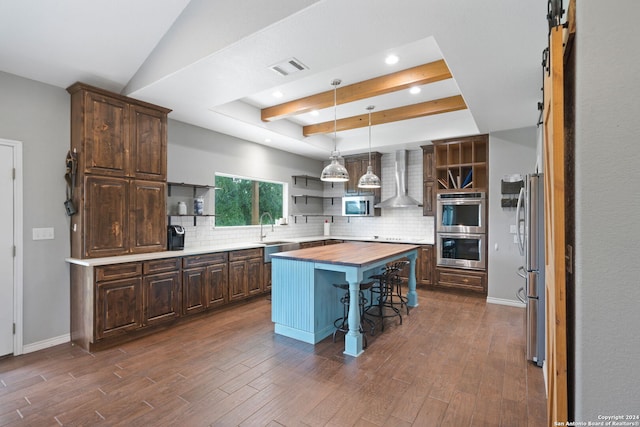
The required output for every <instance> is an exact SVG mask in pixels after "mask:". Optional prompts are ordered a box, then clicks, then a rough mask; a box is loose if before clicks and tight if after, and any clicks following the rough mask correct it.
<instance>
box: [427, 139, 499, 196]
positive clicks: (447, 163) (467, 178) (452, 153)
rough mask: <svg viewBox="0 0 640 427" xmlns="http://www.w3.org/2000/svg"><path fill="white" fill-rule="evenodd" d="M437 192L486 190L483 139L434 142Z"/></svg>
mask: <svg viewBox="0 0 640 427" xmlns="http://www.w3.org/2000/svg"><path fill="white" fill-rule="evenodd" d="M433 144H434V146H435V157H436V181H437V185H438V187H437V188H438V191H442V192H446V191H478V190H484V189H486V188H487V147H488V145H487V136H486V135H478V136H474V137H467V138H458V139H450V140H443V141H434V142H433Z"/></svg>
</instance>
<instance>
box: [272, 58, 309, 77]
mask: <svg viewBox="0 0 640 427" xmlns="http://www.w3.org/2000/svg"><path fill="white" fill-rule="evenodd" d="M269 68H270V69H272V70H273V71H275V72H276V73H278V74H280V75H281V76H288V75H290V74H293V73H297V72H298V71H302V70H308V67H307V66H306V65H304V64H303V63H302V62H300V61H299V60H297V59H296V58H289V59H287V60H285V61H282V62H279V63H277V64H274V65H272V66H270V67H269Z"/></svg>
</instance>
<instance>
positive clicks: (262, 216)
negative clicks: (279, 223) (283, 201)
mask: <svg viewBox="0 0 640 427" xmlns="http://www.w3.org/2000/svg"><path fill="white" fill-rule="evenodd" d="M265 215H266V216H268V217H269V219H271V231H274V229H273V223H274V221H273V217H272V216H271V214H270V213H269V212H263V213H262V215H260V241H261V242H262V240H263V239H264V238H265V237H267V234H266V233H264V234H263V232H262V218H264V217H265Z"/></svg>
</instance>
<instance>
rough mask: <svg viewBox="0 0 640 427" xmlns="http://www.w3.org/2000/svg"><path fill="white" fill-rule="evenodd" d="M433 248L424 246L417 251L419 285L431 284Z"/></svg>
mask: <svg viewBox="0 0 640 427" xmlns="http://www.w3.org/2000/svg"><path fill="white" fill-rule="evenodd" d="M433 256H434V251H433V246H431V245H424V246H420V249H418V266H417V267H418V273H417V274H418V279H417V281H418V283H419V284H421V285H431V284H433Z"/></svg>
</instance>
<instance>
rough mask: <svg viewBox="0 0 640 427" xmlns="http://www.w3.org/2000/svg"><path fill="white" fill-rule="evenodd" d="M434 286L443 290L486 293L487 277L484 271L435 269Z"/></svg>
mask: <svg viewBox="0 0 640 427" xmlns="http://www.w3.org/2000/svg"><path fill="white" fill-rule="evenodd" d="M436 285H437V286H438V287H443V288H452V289H464V290H468V291H474V292H479V293H482V294H485V295H486V293H487V275H486V273H485V272H484V271H474V270H462V269H455V268H448V267H437V268H436Z"/></svg>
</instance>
